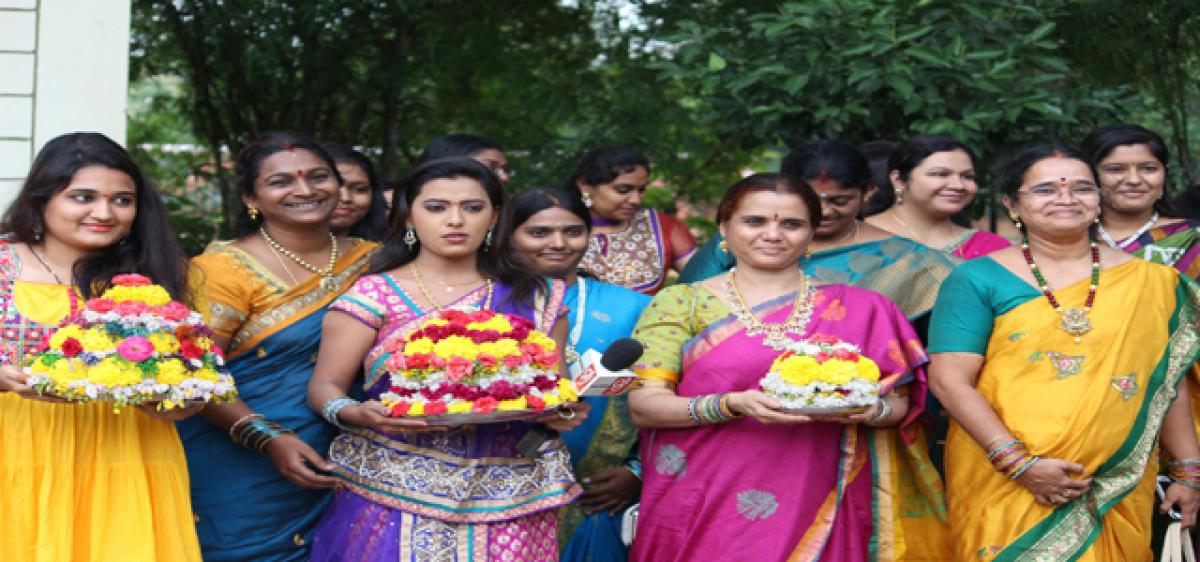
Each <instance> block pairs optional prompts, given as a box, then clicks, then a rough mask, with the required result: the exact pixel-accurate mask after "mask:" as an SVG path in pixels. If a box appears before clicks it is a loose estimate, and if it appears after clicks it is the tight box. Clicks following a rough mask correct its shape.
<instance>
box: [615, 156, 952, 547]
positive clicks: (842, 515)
mask: <svg viewBox="0 0 1200 562" xmlns="http://www.w3.org/2000/svg"><path fill="white" fill-rule="evenodd" d="M819 215H820V200H819V199H818V198H817V196H816V195H815V194H814V193H813V191H812V189H811V188H809V187H808V186H807V185H805V184H803V183H802V182H800V181H798V180H788V179H786V178H784V177H782V176H779V175H777V174H757V175H754V176H750V177H749V178H746V179H743V180H741V181H739V182H738V183H736V184H734V185H733V187H731V188H730V189H729V191H728V192H727V193H726V195H725V197H724V199H723V200H722V202H721V205H720V208H719V210H718V222H719V223H720V227H721V233H722V235H723V236H724V237H725V240H726V242H727V249H726V251H729V252H731V253H732V254H733V255H734V257H735V259H736V260H737V267H735V268H734V270H732V271H730V272H729V273H727V274H723V275H720V276H718V277H715V278H712V279H709V280H706V281H704V282H700V283H695V284H690V285H676V286H673V287H669V288H667V289H665V290H663V291H662V292H661V293H659V294H658V295H657V296H656V297H655V299H654V301H653V302H652V303H651V304H650V306H649V307H648V308H647V309H646V311H645V312H644V313H643V315H642V318H641V320H640V321H639V323H638V327H637V329H636V330H635V332H634V337H635V338H637V339H639V340H641V341H642V342H643V343H644V344H645V345H646V348H647V352H646V354H645V355H644V356H643V357H642V359H641V360H640V361H639V363H638V365H637V366H636V369H635V370H636V371H637V372H638V374H639V377H640V378H639V380H638V383H637V385H636V388H635V390H634V391H633V393H632V394H631V396H630V407H631V413H632V416H633V419H634V422H635V423H636V424H638V425H639V426H641V427H642V428H643V429H644V431H643V432H642V435H641V444H642V447H643V449H642V459H643V462H644V469H643V478H644V484H643V488H642V504H641V514H640V515H641V517H640V521H639V523H638V529H637V535H636V538H635V540H634V543H633V547H632V551H631V553H630V558H631V560H642V561H655V562H659V561H670V560H676V561H684V560H797V561H800V560H803V561H813V560H821V561H836V562H843V561H845V562H857V561H868V560H871V561H874V560H901V559H902V560H944V559H947V557H946V556H945V554H946V553H945V550H944V534H943V529H944V520H945V507H944V505H945V504H944V501H943V497H942V488H941V481H940V480H939V479H938V476H937V473H936V471H934V469H933V467H932V465H930V463H929V456H928V451H927V450H926V448H925V444H924V439H923V437H922V436H921V435H920V430H919V425H917V424H916V423H914V422H916V420H917V418H918V417H919V416H920V414H921V413H922V411H923V400H924V396H925V375H924V372H923V370H922V366H923V365H924V364H925V363H926V356H925V352H924V350H923V349H922V347H921V344H920V342H919V341H918V339H917V335H916V333H915V331H914V330H913V329H912V327H911V326H910V325H909V324H908V321H907V320H906V319H905V316H904V314H903V313H902V312H901V311H900V310H899V309H898V308H897V307H896V305H895V304H893V303H892V302H891V301H889V300H887V299H886V298H885V297H883V296H882V295H879V294H878V293H874V292H872V291H868V290H865V289H859V288H855V287H851V286H847V285H821V286H818V285H816V284H810V283H809V281H808V279H807V278H806V277H805V276H804V274H803V273H802V268H798V267H797V262H798V261H799V260H800V259H801V257H802V256H803V255H804V253H805V250H806V249H807V245H808V241H809V239H810V238H811V236H812V231H813V229H814V227H815V225H816V223H817V221H818V220H819ZM818 334H820V335H827V336H836V337H837V338H839V339H842V340H844V341H848V342H850V343H853V344H855V345H857V346H859V348H860V349H861V351H862V354H863V355H865V356H867V357H870V358H871V359H873V360H874V361H875V362H876V363H878V365H879V367H880V371H881V373H882V376H881V387H882V390H881V402H880V403H878V404H876V405H874V406H872V407H871V408H870V409H869V410H867V411H866V412H862V413H859V414H852V415H822V416H805V415H799V414H789V413H785V412H783V411H781V410H780V404H779V402H778V401H776V400H775V399H773V398H771V397H769V396H768V395H766V394H764V393H762V392H761V391H759V390H758V388H759V381H760V380H761V379H762V377H763V376H764V375H765V374H766V372H767V371H768V369H769V368H770V366H771V363H772V362H773V361H774V360H775V358H776V357H777V356H778V355H779V354H780V353H781V347H782V346H783V342H784V341H785V340H786V339H790V340H801V339H808V338H811V337H812V336H815V335H818Z"/></svg>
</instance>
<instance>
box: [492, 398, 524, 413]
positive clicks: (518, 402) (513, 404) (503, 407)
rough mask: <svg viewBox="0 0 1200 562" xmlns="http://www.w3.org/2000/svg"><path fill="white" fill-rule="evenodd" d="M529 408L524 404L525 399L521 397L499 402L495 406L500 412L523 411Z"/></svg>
mask: <svg viewBox="0 0 1200 562" xmlns="http://www.w3.org/2000/svg"><path fill="white" fill-rule="evenodd" d="M528 407H529V404H527V403H526V402H525V397H524V396H521V397H518V398H514V399H512V400H501V401H500V402H499V403H498V404H496V409H497V410H499V411H501V412H511V411H514V410H524V409H526V408H528Z"/></svg>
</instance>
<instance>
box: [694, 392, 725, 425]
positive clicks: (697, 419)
mask: <svg viewBox="0 0 1200 562" xmlns="http://www.w3.org/2000/svg"><path fill="white" fill-rule="evenodd" d="M726 396H727V394H726V393H720V394H705V395H703V396H697V397H695V398H692V399H691V400H690V401H688V417H690V418H691V419H692V423H694V424H696V425H713V424H718V423H724V422H727V421H730V420H732V419H734V418H735V417H737V416H734V415H733V414H732V412H728V405H725V406H722V402H723V401H724V400H725V397H726Z"/></svg>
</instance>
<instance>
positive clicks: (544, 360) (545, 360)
mask: <svg viewBox="0 0 1200 562" xmlns="http://www.w3.org/2000/svg"><path fill="white" fill-rule="evenodd" d="M536 359H537V362H538V364H539V365H541V366H543V367H553V366H555V365H558V352H557V351H543V352H541V353H538V354H537V356H536Z"/></svg>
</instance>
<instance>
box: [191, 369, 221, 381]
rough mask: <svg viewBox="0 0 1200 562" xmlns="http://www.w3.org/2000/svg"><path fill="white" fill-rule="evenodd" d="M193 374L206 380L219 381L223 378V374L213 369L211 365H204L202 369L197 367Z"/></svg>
mask: <svg viewBox="0 0 1200 562" xmlns="http://www.w3.org/2000/svg"><path fill="white" fill-rule="evenodd" d="M192 376H194V377H196V378H198V379H204V380H206V381H212V382H217V381H219V380H221V376H220V375H219V374H218V373H217V372H216V371H214V370H212V369H211V368H209V367H202V368H200V369H197V370H196V372H195V373H192Z"/></svg>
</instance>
